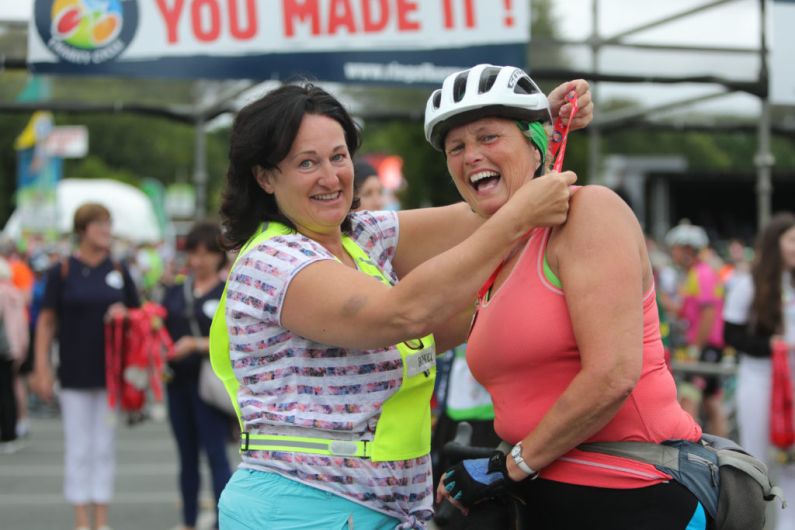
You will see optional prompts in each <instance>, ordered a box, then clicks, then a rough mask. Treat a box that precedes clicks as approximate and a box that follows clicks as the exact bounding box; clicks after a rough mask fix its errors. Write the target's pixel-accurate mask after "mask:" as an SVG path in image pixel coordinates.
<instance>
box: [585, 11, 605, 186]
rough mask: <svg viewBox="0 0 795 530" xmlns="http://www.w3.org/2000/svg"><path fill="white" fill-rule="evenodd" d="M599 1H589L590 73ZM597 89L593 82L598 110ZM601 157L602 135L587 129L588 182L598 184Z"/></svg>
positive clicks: (595, 63) (595, 57)
mask: <svg viewBox="0 0 795 530" xmlns="http://www.w3.org/2000/svg"><path fill="white" fill-rule="evenodd" d="M600 46H601V43H600V39H599V0H591V72H594V73H596V72H598V71H599V48H600ZM598 95H599V88H598V86H597V83H596V82H595V81H594V82H593V83H591V98H592V100H593V104H594V108H595V109H596V108H599V104H598ZM601 155H602V133H601V131H600V130H599V127H598V126H595V125H591V126H590V127H588V180H590V181H591V182H597V183H599V182H600V179H601V176H600V175H599V166H600V164H601V159H602V157H601Z"/></svg>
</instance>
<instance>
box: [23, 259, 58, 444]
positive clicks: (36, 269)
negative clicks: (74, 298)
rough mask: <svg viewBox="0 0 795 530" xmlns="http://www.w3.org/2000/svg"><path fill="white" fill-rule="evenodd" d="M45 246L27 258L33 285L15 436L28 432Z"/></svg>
mask: <svg viewBox="0 0 795 530" xmlns="http://www.w3.org/2000/svg"><path fill="white" fill-rule="evenodd" d="M51 250H52V249H48V248H46V247H42V248H39V249H38V250H36V251H34V252H33V253H32V254H31V256H30V259H29V264H30V269H31V270H32V271H33V287H32V289H31V295H30V305H29V306H28V320H29V333H28V335H29V341H28V343H29V346H28V350H27V352H26V355H25V359H24V360H23V361H22V364H21V365H20V367H19V371H18V372H17V382H16V397H17V436H18V437H19V438H25V437H27V436H28V435H29V434H30V419H29V418H28V412H29V411H28V383H29V382H28V378H29V376H30V374H31V373H32V372H33V359H34V347H33V345H34V343H35V340H34V337H35V334H36V321H37V320H38V317H39V310H40V309H41V303H42V300H43V299H44V286H45V285H46V283H47V276H46V274H45V273H46V271H47V269H49V268H50V265H51V263H52V260H51V258H50V254H49V253H50V251H51Z"/></svg>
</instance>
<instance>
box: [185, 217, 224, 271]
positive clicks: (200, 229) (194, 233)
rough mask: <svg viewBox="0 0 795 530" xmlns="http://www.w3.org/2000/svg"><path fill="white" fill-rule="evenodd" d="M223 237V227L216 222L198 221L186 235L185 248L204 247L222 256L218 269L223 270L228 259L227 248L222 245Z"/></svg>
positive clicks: (190, 249)
mask: <svg viewBox="0 0 795 530" xmlns="http://www.w3.org/2000/svg"><path fill="white" fill-rule="evenodd" d="M221 239H222V238H221V227H220V226H218V225H217V224H216V223H212V222H210V221H202V222H198V223H196V224H195V225H193V228H191V229H190V232H188V235H187V236H185V250H186V251H188V252H193V251H194V250H196V249H197V248H199V247H204V248H206V249H207V250H208V251H209V252H212V253H213V254H218V255H219V256H221V258H222V259H221V261H220V262H219V263H218V270H221V269H223V268H224V266H225V265H226V261H227V255H226V250H225V249H224V248H223V246H222V241H221Z"/></svg>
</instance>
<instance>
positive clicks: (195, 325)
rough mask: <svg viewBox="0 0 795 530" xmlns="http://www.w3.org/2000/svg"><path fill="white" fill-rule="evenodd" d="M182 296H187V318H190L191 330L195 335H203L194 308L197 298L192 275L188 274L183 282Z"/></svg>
mask: <svg viewBox="0 0 795 530" xmlns="http://www.w3.org/2000/svg"><path fill="white" fill-rule="evenodd" d="M182 296H183V298H185V318H187V319H188V323H189V324H190V332H191V335H193V336H194V337H201V336H202V333H201V330H200V329H199V322H198V321H197V320H196V312H195V310H194V306H195V301H196V300H195V298H194V297H193V282H192V281H191V277H190V276H187V277H186V278H185V281H184V282H182Z"/></svg>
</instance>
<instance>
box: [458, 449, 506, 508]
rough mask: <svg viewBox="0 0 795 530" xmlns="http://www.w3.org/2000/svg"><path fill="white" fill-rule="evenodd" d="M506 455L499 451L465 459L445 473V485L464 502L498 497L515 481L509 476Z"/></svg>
mask: <svg viewBox="0 0 795 530" xmlns="http://www.w3.org/2000/svg"><path fill="white" fill-rule="evenodd" d="M505 466H506V464H505V455H504V454H503V453H501V452H500V451H495V452H494V454H493V455H491V457H489V458H475V459H472V460H463V461H461V462H459V463H458V464H456V465H454V466H453V467H451V468H450V469H449V470H447V472H446V473H445V474H444V475H443V476H442V481H443V482H444V487H445V489H446V490H447V491H448V492H449V493H450V496H451V497H452V498H453V499H455V500H456V501H458V502H459V503H460V504H462V505H463V506H466V507H469V506H472V505H473V504H476V503H478V502H479V501H481V500H483V499H489V498H492V497H498V496H500V495H504V494H505V493H507V491H508V487H509V486H510V485H511V484H513V481H512V480H511V479H510V478H509V477H508V470H507V468H506V467H505Z"/></svg>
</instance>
